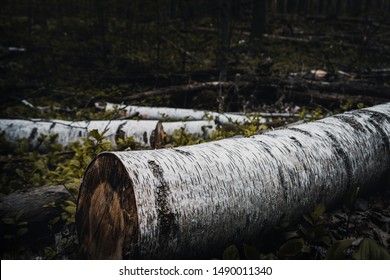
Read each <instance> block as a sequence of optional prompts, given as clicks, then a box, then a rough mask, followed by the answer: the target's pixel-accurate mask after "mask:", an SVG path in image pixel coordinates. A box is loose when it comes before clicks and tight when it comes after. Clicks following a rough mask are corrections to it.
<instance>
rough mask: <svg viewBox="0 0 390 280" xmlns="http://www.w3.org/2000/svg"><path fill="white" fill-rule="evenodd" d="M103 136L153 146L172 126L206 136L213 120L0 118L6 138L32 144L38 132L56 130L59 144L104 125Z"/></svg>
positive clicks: (84, 135) (170, 132) (212, 126)
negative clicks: (159, 136)
mask: <svg viewBox="0 0 390 280" xmlns="http://www.w3.org/2000/svg"><path fill="white" fill-rule="evenodd" d="M106 128H107V129H108V131H107V132H106V134H105V136H106V140H107V141H110V142H111V143H113V145H114V146H115V145H116V143H117V139H118V137H120V138H125V137H130V136H131V137H133V140H134V141H135V142H136V143H138V144H139V145H140V146H142V147H155V144H156V143H155V141H156V139H155V136H156V135H157V134H163V133H166V134H167V135H172V134H173V132H174V130H176V129H180V128H184V130H185V131H186V132H187V133H190V134H196V135H197V136H198V137H205V138H207V137H209V136H210V133H211V132H213V131H215V129H216V125H215V123H214V122H213V121H193V122H172V123H161V122H159V121H157V120H140V121H137V120H112V121H106V120H97V121H78V122H71V121H64V120H38V119H35V120H12V119H3V120H0V133H3V132H4V136H5V138H6V139H7V140H8V141H10V142H15V141H17V140H18V139H23V138H26V139H29V140H30V141H31V144H32V145H33V146H34V147H37V146H38V145H39V136H40V135H41V134H44V135H49V134H57V135H58V137H57V139H56V142H57V143H59V144H62V145H63V146H66V145H68V144H69V143H72V142H76V141H81V139H82V138H85V137H88V133H89V131H91V130H93V129H97V130H98V131H99V133H102V132H103V131H104V130H105V129H106Z"/></svg>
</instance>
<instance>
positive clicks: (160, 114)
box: [105, 103, 267, 124]
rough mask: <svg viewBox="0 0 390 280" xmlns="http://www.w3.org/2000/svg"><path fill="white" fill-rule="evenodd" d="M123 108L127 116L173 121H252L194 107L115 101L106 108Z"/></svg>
mask: <svg viewBox="0 0 390 280" xmlns="http://www.w3.org/2000/svg"><path fill="white" fill-rule="evenodd" d="M115 108H117V109H118V110H123V111H124V114H125V116H134V115H138V116H140V117H141V118H142V119H145V120H162V121H166V120H171V121H180V120H188V121H195V120H206V119H208V118H212V119H214V120H216V121H217V122H219V123H221V124H229V123H232V122H238V123H240V124H244V123H245V122H250V121H251V119H252V118H250V117H246V116H242V115H237V114H224V113H217V112H212V111H202V110H192V109H178V108H168V107H145V106H132V105H119V104H113V103H107V104H106V107H105V109H106V110H107V111H109V110H114V109H115ZM259 122H260V123H266V122H267V120H266V119H265V118H260V120H259Z"/></svg>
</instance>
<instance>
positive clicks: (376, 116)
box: [360, 109, 390, 153]
mask: <svg viewBox="0 0 390 280" xmlns="http://www.w3.org/2000/svg"><path fill="white" fill-rule="evenodd" d="M360 111H362V112H364V113H366V114H368V115H369V116H370V119H369V120H368V122H369V123H371V124H372V125H373V126H374V127H375V129H376V130H377V131H378V133H379V134H380V135H381V138H382V141H383V145H384V150H385V151H386V152H387V153H388V152H389V150H390V139H389V137H388V136H387V133H386V132H385V131H384V130H383V128H382V126H381V124H382V123H383V122H385V121H387V122H388V123H390V116H388V115H386V114H383V113H380V112H375V111H370V110H365V109H362V110H360Z"/></svg>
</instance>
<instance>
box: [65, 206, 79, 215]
mask: <svg viewBox="0 0 390 280" xmlns="http://www.w3.org/2000/svg"><path fill="white" fill-rule="evenodd" d="M64 210H65V211H66V212H67V213H69V214H71V215H74V214H76V207H75V206H66V207H65V208H64Z"/></svg>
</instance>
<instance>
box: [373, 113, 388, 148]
mask: <svg viewBox="0 0 390 280" xmlns="http://www.w3.org/2000/svg"><path fill="white" fill-rule="evenodd" d="M368 121H369V122H370V123H371V124H372V125H373V126H374V127H375V129H376V130H377V131H378V133H379V134H380V136H381V139H382V141H383V150H384V151H385V153H389V150H390V139H389V137H388V136H387V134H386V132H385V131H384V130H383V128H382V127H381V126H380V125H379V124H378V122H377V121H375V120H374V119H370V120H368Z"/></svg>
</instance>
